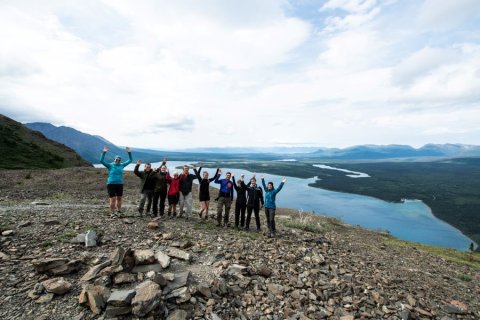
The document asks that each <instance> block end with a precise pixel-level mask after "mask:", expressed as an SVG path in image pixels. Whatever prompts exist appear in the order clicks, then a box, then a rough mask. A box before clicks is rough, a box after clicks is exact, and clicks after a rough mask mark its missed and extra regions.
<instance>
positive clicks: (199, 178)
mask: <svg viewBox="0 0 480 320" xmlns="http://www.w3.org/2000/svg"><path fill="white" fill-rule="evenodd" d="M193 172H195V176H196V177H197V179H198V181H202V178H201V176H200V172H202V167H200V168H198V171H197V168H195V167H193Z"/></svg>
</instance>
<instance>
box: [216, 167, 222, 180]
mask: <svg viewBox="0 0 480 320" xmlns="http://www.w3.org/2000/svg"><path fill="white" fill-rule="evenodd" d="M217 173H218V175H217V177H216V178H215V183H217V184H221V182H220V180H218V178H220V176H221V175H222V170H220V169H217Z"/></svg>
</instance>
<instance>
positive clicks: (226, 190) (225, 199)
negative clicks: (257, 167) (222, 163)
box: [215, 169, 233, 228]
mask: <svg viewBox="0 0 480 320" xmlns="http://www.w3.org/2000/svg"><path fill="white" fill-rule="evenodd" d="M217 172H218V175H217V178H216V179H215V183H217V184H219V185H220V190H219V191H218V205H217V227H221V226H222V211H223V207H225V215H224V216H223V226H224V227H225V228H226V227H228V217H229V215H230V207H231V206H232V200H233V182H232V180H230V178H231V177H232V174H231V173H230V172H227V173H226V174H225V179H219V178H220V176H221V174H222V170H220V169H219V170H218V171H217Z"/></svg>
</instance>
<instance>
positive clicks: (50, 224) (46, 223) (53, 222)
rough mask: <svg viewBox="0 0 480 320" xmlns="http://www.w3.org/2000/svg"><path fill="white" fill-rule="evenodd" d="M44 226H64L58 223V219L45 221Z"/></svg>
mask: <svg viewBox="0 0 480 320" xmlns="http://www.w3.org/2000/svg"><path fill="white" fill-rule="evenodd" d="M43 224H44V225H46V226H55V225H59V224H62V223H61V222H60V221H58V220H57V219H49V220H45V221H44V222H43Z"/></svg>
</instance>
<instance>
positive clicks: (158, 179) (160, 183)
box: [153, 158, 168, 217]
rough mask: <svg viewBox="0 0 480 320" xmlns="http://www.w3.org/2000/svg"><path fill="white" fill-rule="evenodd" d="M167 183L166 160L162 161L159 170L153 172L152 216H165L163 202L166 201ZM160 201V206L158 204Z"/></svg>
mask: <svg viewBox="0 0 480 320" xmlns="http://www.w3.org/2000/svg"><path fill="white" fill-rule="evenodd" d="M167 191H168V181H167V159H166V158H165V159H163V162H162V164H161V165H160V168H158V169H157V170H156V171H155V190H154V192H153V216H155V217H156V216H157V215H158V211H159V209H160V216H163V215H164V214H165V200H166V199H167ZM158 200H160V204H159V203H158Z"/></svg>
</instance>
